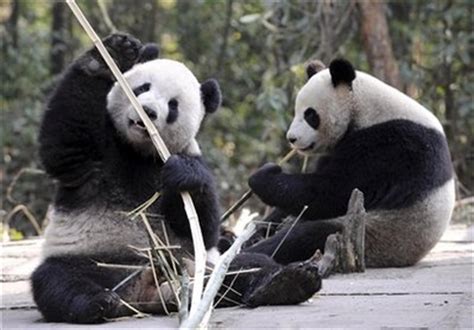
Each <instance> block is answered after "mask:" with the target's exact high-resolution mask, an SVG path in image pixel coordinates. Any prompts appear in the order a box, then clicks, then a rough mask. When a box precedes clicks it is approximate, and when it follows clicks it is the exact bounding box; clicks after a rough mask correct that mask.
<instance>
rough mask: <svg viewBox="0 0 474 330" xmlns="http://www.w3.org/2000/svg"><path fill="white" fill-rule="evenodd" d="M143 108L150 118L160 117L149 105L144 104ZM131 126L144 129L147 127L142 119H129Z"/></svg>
mask: <svg viewBox="0 0 474 330" xmlns="http://www.w3.org/2000/svg"><path fill="white" fill-rule="evenodd" d="M143 110H144V111H145V113H146V114H147V116H148V117H149V118H150V120H152V121H153V120H156V119H157V118H158V116H157V114H156V111H155V110H153V109H151V108H150V107H147V106H146V105H144V106H143ZM128 124H129V126H135V127H137V128H139V129H143V130H145V129H146V127H145V124H144V123H143V121H141V120H133V119H129V122H128Z"/></svg>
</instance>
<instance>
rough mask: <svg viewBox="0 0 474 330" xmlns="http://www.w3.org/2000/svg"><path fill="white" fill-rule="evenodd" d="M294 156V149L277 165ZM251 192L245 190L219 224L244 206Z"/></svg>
mask: <svg viewBox="0 0 474 330" xmlns="http://www.w3.org/2000/svg"><path fill="white" fill-rule="evenodd" d="M295 154H296V149H292V150H291V151H290V152H289V153H287V154H286V155H285V156H284V157H283V158H282V159H281V160H280V161H279V162H278V165H280V166H281V165H283V164H284V163H286V162H287V161H288V160H290V158H291V157H293V156H294V155H295ZM252 195H253V191H252V190H251V189H249V190H247V191H246V192H245V193H244V194H243V195H242V197H240V198H239V200H238V201H237V202H235V203H234V204H233V205H232V206H231V207H230V208H229V209H228V210H227V211H225V213H224V214H223V215H222V216H221V222H224V221H226V220H227V218H228V217H230V216H231V214H232V213H234V212H235V211H237V209H238V208H239V207H241V206H242V205H244V203H245V202H246V201H248V200H249V198H250V197H252Z"/></svg>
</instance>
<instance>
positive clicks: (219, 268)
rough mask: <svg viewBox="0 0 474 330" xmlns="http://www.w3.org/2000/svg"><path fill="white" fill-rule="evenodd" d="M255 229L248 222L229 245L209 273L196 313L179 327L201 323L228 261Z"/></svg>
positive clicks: (230, 260)
mask: <svg viewBox="0 0 474 330" xmlns="http://www.w3.org/2000/svg"><path fill="white" fill-rule="evenodd" d="M255 230H256V227H255V225H254V224H253V223H249V225H248V226H247V228H245V230H244V231H243V233H242V235H240V236H239V237H237V239H236V240H235V242H234V244H232V245H231V247H230V248H229V249H228V250H227V251H226V252H225V253H224V254H223V255H222V256H221V257H220V258H219V260H218V261H217V263H216V265H215V267H214V270H213V272H212V274H211V277H210V278H209V281H208V284H207V286H206V290H205V291H204V294H203V297H202V300H201V303H200V304H199V306H197V307H198V308H197V310H196V313H194V314H190V315H189V317H188V318H187V319H186V320H185V321H184V322H183V323H181V324H180V326H179V328H180V329H196V328H197V327H198V326H199V325H200V324H202V320H203V319H204V318H205V316H206V314H207V313H208V311H209V309H210V308H212V302H213V300H214V297H215V296H216V294H217V291H218V290H219V288H220V286H221V284H222V282H223V281H224V278H225V276H226V272H227V269H228V268H229V266H230V263H231V262H232V260H233V259H234V257H235V256H236V254H237V253H238V252H239V250H240V247H241V246H242V244H243V243H244V242H245V241H246V240H248V239H249V238H250V237H251V236H252V235H253V234H254V233H255Z"/></svg>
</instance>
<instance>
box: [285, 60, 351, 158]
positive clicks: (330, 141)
mask: <svg viewBox="0 0 474 330" xmlns="http://www.w3.org/2000/svg"><path fill="white" fill-rule="evenodd" d="M306 72H307V74H308V78H309V80H308V82H307V83H306V84H305V85H304V86H303V88H301V90H300V91H299V93H298V95H297V97H296V104H295V116H294V119H293V122H292V123H291V125H290V128H289V129H288V132H287V139H288V141H289V142H290V144H291V146H292V147H293V148H295V149H296V150H298V151H299V152H300V153H302V154H313V153H316V152H319V151H324V150H326V149H328V148H331V147H333V146H334V145H335V144H336V143H337V141H339V140H340V139H341V138H342V136H343V135H344V133H345V132H346V131H347V129H348V127H349V124H350V122H351V115H352V103H353V96H352V81H353V80H354V79H355V76H356V73H355V70H354V68H353V67H352V65H351V63H349V62H348V61H346V60H343V59H337V60H334V61H332V62H331V64H330V65H329V69H325V68H324V66H323V65H322V64H321V63H315V62H313V63H310V64H309V65H308V67H307V68H306Z"/></svg>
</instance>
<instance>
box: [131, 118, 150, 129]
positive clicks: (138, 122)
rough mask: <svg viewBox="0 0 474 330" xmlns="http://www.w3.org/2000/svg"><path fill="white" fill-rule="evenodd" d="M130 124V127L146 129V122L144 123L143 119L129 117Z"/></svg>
mask: <svg viewBox="0 0 474 330" xmlns="http://www.w3.org/2000/svg"><path fill="white" fill-rule="evenodd" d="M128 125H129V126H130V127H136V128H138V129H143V130H146V127H145V124H144V123H143V121H141V120H132V119H129V120H128Z"/></svg>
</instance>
